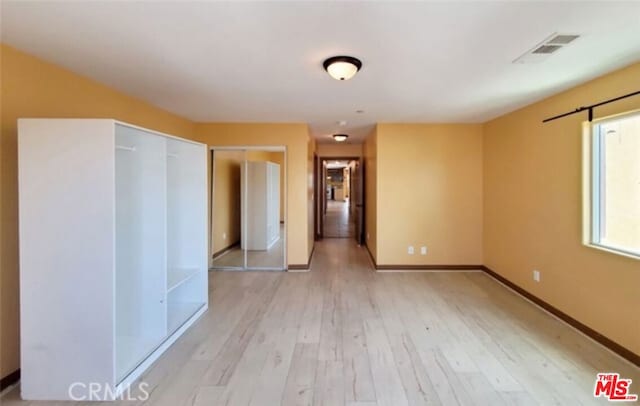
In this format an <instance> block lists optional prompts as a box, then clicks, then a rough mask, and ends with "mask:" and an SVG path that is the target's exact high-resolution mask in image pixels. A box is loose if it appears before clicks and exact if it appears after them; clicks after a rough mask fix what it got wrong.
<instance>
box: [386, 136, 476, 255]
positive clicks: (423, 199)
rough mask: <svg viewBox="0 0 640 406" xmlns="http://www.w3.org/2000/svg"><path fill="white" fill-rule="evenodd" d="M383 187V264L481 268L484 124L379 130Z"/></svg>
mask: <svg viewBox="0 0 640 406" xmlns="http://www.w3.org/2000/svg"><path fill="white" fill-rule="evenodd" d="M377 188H378V189H377V190H378V199H377V210H378V220H377V239H378V240H377V257H376V259H377V263H378V265H396V264H400V265H482V125H480V124H378V125H377ZM410 245H412V246H413V247H414V249H415V254H413V255H409V254H408V253H407V247H408V246H410ZM422 245H425V246H427V249H428V251H427V255H420V252H419V249H420V246H422Z"/></svg>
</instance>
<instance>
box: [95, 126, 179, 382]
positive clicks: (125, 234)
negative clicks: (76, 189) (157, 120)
mask: <svg viewBox="0 0 640 406" xmlns="http://www.w3.org/2000/svg"><path fill="white" fill-rule="evenodd" d="M115 144H116V145H115V148H116V151H115V154H116V165H115V166H116V169H115V171H116V173H115V175H116V176H115V177H116V181H115V182H116V185H115V186H116V196H115V199H116V225H115V226H116V230H115V231H116V238H115V240H116V250H115V251H116V252H115V256H116V272H115V274H116V276H115V279H116V292H115V294H116V300H115V303H116V316H115V320H116V326H115V329H116V380H117V381H118V382H120V381H121V380H122V379H123V378H124V377H125V376H126V375H127V374H128V373H129V372H131V371H132V370H133V369H134V368H135V367H136V366H137V365H138V364H139V363H140V362H142V360H144V358H145V357H146V356H147V355H148V354H149V353H151V352H152V351H153V350H154V349H155V347H156V346H157V345H158V344H160V343H161V342H162V340H163V339H164V337H165V336H166V297H165V292H166V289H165V279H166V277H165V273H166V217H167V216H166V211H167V205H166V173H167V165H166V164H167V159H166V154H167V150H166V140H165V138H164V137H160V136H157V135H154V134H150V133H147V132H145V131H142V130H139V129H136V128H131V127H127V126H124V125H119V124H118V125H116V135H115ZM87 159H91V157H87ZM88 271H90V270H88ZM105 322H107V321H106V320H105Z"/></svg>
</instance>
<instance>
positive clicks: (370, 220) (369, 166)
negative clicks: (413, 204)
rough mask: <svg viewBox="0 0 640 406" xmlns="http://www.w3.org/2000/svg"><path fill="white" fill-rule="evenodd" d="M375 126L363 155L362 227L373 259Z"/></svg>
mask: <svg viewBox="0 0 640 406" xmlns="http://www.w3.org/2000/svg"><path fill="white" fill-rule="evenodd" d="M377 140H378V136H377V127H376V128H374V129H373V131H372V132H371V133H370V134H369V135H368V136H367V138H366V139H365V142H364V145H363V155H364V199H365V204H364V215H365V218H364V223H365V224H364V228H365V243H366V244H367V248H368V249H369V252H370V253H371V255H372V256H373V259H374V261H377V257H378V244H377V242H378V230H377V227H376V226H377V223H378V161H377V159H378V158H377V153H378V146H377Z"/></svg>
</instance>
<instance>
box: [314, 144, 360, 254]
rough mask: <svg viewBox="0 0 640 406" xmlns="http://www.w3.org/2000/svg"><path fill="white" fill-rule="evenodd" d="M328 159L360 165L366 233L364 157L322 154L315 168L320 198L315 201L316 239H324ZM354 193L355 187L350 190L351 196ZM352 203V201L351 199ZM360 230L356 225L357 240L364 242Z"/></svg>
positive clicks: (317, 193)
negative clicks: (325, 171)
mask: <svg viewBox="0 0 640 406" xmlns="http://www.w3.org/2000/svg"><path fill="white" fill-rule="evenodd" d="M328 161H356V162H357V164H358V167H359V169H360V184H361V186H360V188H359V190H361V191H362V204H361V206H360V207H359V209H360V211H361V212H362V215H361V216H360V217H362V234H363V235H364V234H366V231H365V223H364V210H365V204H364V202H365V187H364V158H363V157H361V156H320V157H318V161H317V164H316V168H315V170H314V177H315V184H316V196H318V199H316V202H315V206H316V207H315V210H314V213H315V217H316V220H315V221H314V223H315V224H316V225H317V227H316V232H315V233H314V236H315V240H316V241H319V240H322V239H324V238H325V237H324V214H325V213H324V208H325V202H326V200H327V193H326V187H325V185H326V179H325V176H324V170H323V169H324V167H325V166H324V164H325V163H326V162H328ZM352 195H353V188H351V191H350V196H349V197H351V196H352ZM350 204H351V201H350ZM357 233H358V230H357V227H356V241H358V244H362V239H363V236H362V235H361V236H358V235H357Z"/></svg>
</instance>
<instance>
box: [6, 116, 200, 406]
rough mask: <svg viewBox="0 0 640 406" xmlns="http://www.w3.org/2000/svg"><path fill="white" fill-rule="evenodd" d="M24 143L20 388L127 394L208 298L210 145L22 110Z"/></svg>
mask: <svg viewBox="0 0 640 406" xmlns="http://www.w3.org/2000/svg"><path fill="white" fill-rule="evenodd" d="M18 150H19V152H18V153H19V192H20V219H19V220H20V298H21V300H20V312H21V357H22V365H21V375H22V378H21V380H22V384H21V390H22V397H23V398H24V399H29V400H69V399H73V398H74V397H75V398H78V397H82V396H83V395H84V396H88V391H89V390H90V387H89V385H90V384H91V383H99V384H100V385H102V389H101V392H100V394H101V396H100V397H101V398H102V400H112V399H117V398H118V396H119V395H120V393H121V392H122V391H123V390H125V389H126V388H127V387H128V386H129V385H130V384H131V383H132V382H133V381H134V380H136V379H137V378H138V377H139V376H140V374H141V373H142V372H144V370H145V369H147V368H148V367H149V365H151V363H153V361H155V360H156V359H157V358H158V357H159V356H160V355H161V354H162V353H163V352H164V351H165V350H166V349H167V348H168V347H169V346H170V345H171V344H172V343H173V342H174V341H175V340H176V339H177V338H178V337H179V336H180V335H181V334H182V333H183V332H184V331H185V330H186V329H187V328H188V327H189V326H190V325H191V324H193V323H194V322H195V321H196V319H197V318H198V317H199V316H200V315H202V313H204V312H205V311H206V309H207V307H208V299H207V280H208V274H207V184H206V181H207V179H206V176H207V175H206V173H207V172H206V171H207V163H206V146H205V145H203V144H199V143H194V142H191V141H187V140H183V139H180V138H175V137H172V136H168V135H165V134H161V133H157V132H154V131H150V130H145V129H143V128H139V127H136V126H132V125H129V124H125V123H120V122H117V121H115V120H109V119H21V120H19V122H18ZM74 383H75V384H76V385H75V386H73V384H74ZM78 383H80V384H78ZM70 389H71V392H70ZM83 391H84V392H83ZM90 400H99V399H95V398H94V399H90Z"/></svg>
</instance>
